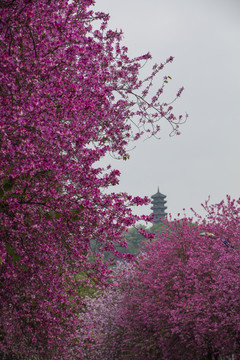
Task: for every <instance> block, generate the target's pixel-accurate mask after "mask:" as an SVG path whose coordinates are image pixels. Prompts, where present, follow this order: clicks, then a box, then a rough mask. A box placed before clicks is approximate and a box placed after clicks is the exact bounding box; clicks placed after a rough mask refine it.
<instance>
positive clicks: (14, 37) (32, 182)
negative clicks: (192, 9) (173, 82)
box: [0, 0, 182, 360]
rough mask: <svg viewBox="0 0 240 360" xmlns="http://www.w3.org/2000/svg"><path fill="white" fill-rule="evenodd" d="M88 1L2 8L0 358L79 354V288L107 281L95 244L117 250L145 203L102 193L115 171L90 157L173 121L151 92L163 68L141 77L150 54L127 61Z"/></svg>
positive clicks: (15, 0)
mask: <svg viewBox="0 0 240 360" xmlns="http://www.w3.org/2000/svg"><path fill="white" fill-rule="evenodd" d="M90 5H93V1H92V0H74V1H68V0H42V1H37V0H12V1H1V5H0V18H1V23H0V50H1V51H0V52H1V61H0V114H1V122H0V128H1V134H0V148H1V167H0V201H1V203H0V212H1V220H0V232H1V244H0V274H1V275H0V276H1V278H0V297H1V303H0V304H1V310H0V319H1V329H0V338H1V342H0V356H7V357H8V358H11V357H12V358H24V359H30V358H32V357H37V358H38V359H44V360H46V359H69V358H71V357H72V356H74V358H75V359H81V358H82V355H81V346H82V345H81V343H80V342H79V337H78V328H79V317H78V313H79V312H80V311H81V308H82V306H83V305H84V299H83V296H82V292H83V289H85V288H86V287H93V286H95V287H100V286H106V284H107V279H108V277H109V270H108V266H107V264H106V263H103V262H102V253H103V251H104V250H106V248H107V249H108V251H112V252H113V254H114V255H119V253H117V252H116V250H115V246H114V245H115V244H121V243H122V238H123V232H124V231H125V230H126V229H127V227H128V226H131V225H133V224H134V223H135V222H136V221H137V220H138V219H139V217H138V216H135V215H133V214H132V210H131V206H132V205H142V204H146V203H148V199H145V198H144V199H141V198H138V197H137V198H131V197H129V196H128V195H127V194H115V193H111V194H106V192H105V191H104V190H105V189H106V188H108V187H110V186H112V185H115V184H117V183H118V181H119V175H120V173H119V171H117V170H112V169H111V168H109V167H108V168H106V169H104V168H101V167H99V166H97V162H98V160H99V159H101V158H102V157H104V156H105V155H106V154H107V153H111V154H114V155H115V156H117V157H119V158H123V159H125V160H126V159H127V158H128V157H129V155H128V144H129V142H130V141H131V140H134V139H135V138H138V136H142V135H143V133H147V135H148V134H149V133H150V134H156V133H157V132H158V129H159V121H160V120H161V119H164V118H165V119H167V121H169V123H170V125H171V126H172V130H173V131H175V127H176V126H177V125H178V124H177V123H178V121H177V120H176V119H177V118H172V116H171V118H170V117H169V111H168V106H167V105H165V103H164V104H161V103H160V95H161V94H162V92H158V95H157V97H155V98H154V100H153V101H151V100H147V96H148V93H149V84H151V83H152V81H153V78H154V77H155V76H156V75H157V74H158V72H159V71H160V70H161V69H160V68H157V67H155V68H154V70H153V73H152V74H151V75H150V76H149V78H148V79H145V80H140V77H139V70H140V68H141V65H142V62H143V61H146V60H148V59H150V55H149V54H146V55H143V56H140V57H138V58H135V59H130V58H129V57H128V54H127V49H126V48H125V47H123V46H122V45H121V32H117V31H112V30H109V29H108V27H107V23H108V16H107V15H105V14H104V13H95V12H94V11H93V10H91V9H90ZM171 61H172V58H171V59H168V60H167V61H166V63H168V62H171ZM166 63H165V64H166ZM165 64H163V66H162V67H164V66H165ZM162 67H161V68H162ZM144 89H146V91H145V92H144V97H143V96H142V95H141V94H142V91H144ZM179 122H182V121H181V120H179ZM138 134H139V135H138ZM91 240H94V241H97V242H98V244H99V250H100V251H99V254H97V255H95V256H93V254H92V251H91V246H90V241H91ZM124 256H125V257H127V255H124Z"/></svg>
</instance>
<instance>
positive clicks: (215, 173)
mask: <svg viewBox="0 0 240 360" xmlns="http://www.w3.org/2000/svg"><path fill="white" fill-rule="evenodd" d="M95 10H99V11H104V12H107V13H109V14H110V16H111V20H110V27H111V28H112V29H116V28H117V29H122V30H123V32H124V41H123V43H124V45H126V46H127V47H128V48H129V54H130V55H131V56H132V57H134V56H137V55H141V54H143V53H146V52H148V51H150V52H151V54H152V56H153V63H154V62H163V61H164V60H165V59H166V58H168V57H169V56H174V58H175V59H174V62H173V63H172V64H169V65H168V66H167V69H166V71H167V75H170V76H171V77H172V78H173V80H172V81H171V83H170V86H169V92H170V93H171V94H172V95H171V96H172V97H173V96H174V94H175V93H176V92H177V90H178V88H179V87H180V86H184V87H185V91H184V93H183V94H182V97H181V98H180V99H179V100H178V102H177V103H175V105H176V110H177V112H178V113H185V112H187V113H189V119H188V121H187V123H186V124H185V125H183V126H182V128H181V132H182V134H181V135H180V136H177V137H176V136H175V137H169V136H168V133H169V132H170V129H169V128H167V127H166V126H164V125H163V132H162V138H161V140H156V139H153V138H152V139H150V140H148V141H145V142H142V141H141V142H139V143H138V146H137V148H136V149H135V150H133V151H132V152H131V158H130V160H128V161H123V162H120V161H112V164H113V166H114V167H115V168H118V169H119V170H120V171H121V173H122V176H121V179H120V185H119V186H118V187H115V188H113V190H116V191H126V192H128V193H129V194H132V195H140V196H142V195H147V196H151V195H153V194H155V193H156V191H157V187H158V186H159V188H160V192H162V193H163V194H165V195H167V206H168V212H170V213H172V214H173V215H174V216H175V215H176V214H177V213H178V212H181V213H182V209H183V208H186V210H187V214H190V211H188V209H190V208H191V207H193V208H194V209H195V210H196V211H198V212H201V213H202V211H201V203H203V202H204V201H205V200H206V199H207V198H208V196H209V195H210V197H211V202H212V203H215V202H219V201H221V200H222V199H224V198H225V197H226V194H229V195H231V196H232V197H234V198H239V197H240V161H239V160H240V141H239V135H240V65H239V64H240V1H239V0H181V1H179V0H96V6H95ZM153 63H152V64H153ZM152 64H151V65H152ZM159 80H161V79H160V78H159ZM160 83H161V81H160ZM171 96H170V98H171ZM170 98H168V99H166V100H170ZM150 212H151V210H150V206H148V207H144V208H142V209H141V211H140V213H145V214H149V213H150Z"/></svg>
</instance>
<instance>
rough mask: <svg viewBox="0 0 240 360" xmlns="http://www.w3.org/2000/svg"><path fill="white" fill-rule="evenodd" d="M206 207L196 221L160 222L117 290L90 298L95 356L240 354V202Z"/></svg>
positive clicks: (199, 357)
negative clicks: (159, 228) (163, 225)
mask: <svg viewBox="0 0 240 360" xmlns="http://www.w3.org/2000/svg"><path fill="white" fill-rule="evenodd" d="M205 208H206V209H207V211H208V214H207V216H206V218H205V219H200V218H199V220H198V221H197V222H196V221H193V219H191V218H184V219H180V220H173V221H171V222H166V224H167V225H168V226H167V228H166V230H165V231H164V232H163V233H161V235H160V237H159V238H158V239H157V240H156V241H155V242H152V243H151V244H148V245H147V247H146V251H144V252H142V254H140V255H139V256H138V258H136V261H135V263H133V264H132V265H131V267H130V271H129V274H127V272H128V270H127V268H126V269H125V273H124V275H122V276H121V278H120V279H119V284H118V287H117V289H116V290H115V292H114V290H111V292H109V293H105V294H104V295H102V296H100V297H99V298H98V299H96V300H94V301H96V302H97V303H98V306H100V308H98V307H97V306H91V311H92V310H94V313H93V312H90V313H91V316H90V320H88V321H89V323H90V322H91V321H92V323H94V326H95V329H94V332H93V334H94V338H95V339H96V338H98V337H100V342H99V340H98V341H95V342H94V344H93V346H92V348H91V351H92V353H91V356H93V357H92V358H93V359H94V358H95V357H94V356H95V355H96V354H98V355H99V357H98V358H101V356H100V355H101V354H102V352H101V351H102V349H104V351H105V352H104V354H105V355H104V357H102V358H104V359H109V360H113V359H121V360H123V359H124V360H125V359H138V360H145V359H149V360H154V359H156V360H157V359H165V360H173V359H174V360H182V359H190V360H195V359H197V360H205V359H220V358H221V359H228V358H233V357H232V355H234V359H236V360H237V359H240V342H239V339H240V292H239V284H240V261H239V260H240V259H239V256H240V252H239V250H240V199H239V200H231V199H230V198H229V197H228V199H227V202H221V203H220V204H217V205H212V206H208V205H206V206H205ZM229 245H231V246H229ZM109 309H112V310H109ZM109 311H110V312H111V319H110V320H109V315H108V313H109ZM104 314H106V317H105V315H104ZM114 314H115V315H114ZM112 316H113V317H112ZM114 316H115V318H114ZM98 339H99V338H98ZM108 339H111V341H110V344H109V342H108ZM103 342H105V343H104V344H103ZM114 349H115V350H116V351H117V353H116V354H114V355H113V352H112V351H113V350H114ZM107 354H109V355H107ZM89 358H91V357H89ZM96 358H97V357H96Z"/></svg>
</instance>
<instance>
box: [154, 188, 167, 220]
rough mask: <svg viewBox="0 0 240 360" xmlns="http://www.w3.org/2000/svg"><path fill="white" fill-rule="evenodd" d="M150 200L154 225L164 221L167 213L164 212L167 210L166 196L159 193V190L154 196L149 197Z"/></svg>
mask: <svg viewBox="0 0 240 360" xmlns="http://www.w3.org/2000/svg"><path fill="white" fill-rule="evenodd" d="M151 198H152V207H151V209H152V211H153V215H154V220H153V222H154V224H159V223H160V222H161V221H162V220H164V218H165V216H166V215H167V213H166V212H165V210H166V209H167V206H165V204H166V200H165V198H166V195H163V194H161V193H160V191H159V188H158V191H157V193H156V194H155V195H153V196H151Z"/></svg>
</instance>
